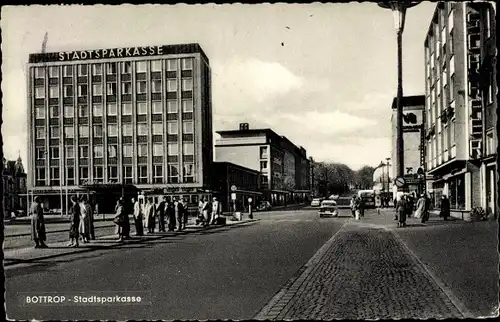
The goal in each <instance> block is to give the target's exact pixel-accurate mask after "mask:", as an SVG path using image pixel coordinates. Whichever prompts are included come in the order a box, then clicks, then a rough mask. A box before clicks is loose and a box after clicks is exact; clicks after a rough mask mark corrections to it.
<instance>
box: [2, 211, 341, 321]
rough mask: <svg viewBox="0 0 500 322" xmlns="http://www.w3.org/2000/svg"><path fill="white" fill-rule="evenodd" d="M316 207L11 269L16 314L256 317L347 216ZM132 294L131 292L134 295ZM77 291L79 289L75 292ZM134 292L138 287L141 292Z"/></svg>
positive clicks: (10, 306)
mask: <svg viewBox="0 0 500 322" xmlns="http://www.w3.org/2000/svg"><path fill="white" fill-rule="evenodd" d="M342 214H345V215H346V217H343V218H323V219H320V218H319V217H318V215H317V210H297V211H276V212H270V213H260V214H256V218H257V219H259V221H257V222H253V223H249V224H246V225H242V226H237V227H230V228H229V227H221V228H217V229H214V230H210V231H206V232H197V233H191V234H186V235H179V236H175V237H167V238H162V239H159V240H155V241H151V242H144V243H142V244H139V245H137V244H136V245H125V246H123V247H119V248H113V249H105V250H99V251H96V252H94V253H86V254H84V255H82V254H80V255H68V256H65V257H63V258H58V259H52V260H44V261H40V262H35V263H32V265H30V266H28V267H24V266H23V267H17V268H16V267H15V266H13V267H6V272H5V275H6V278H7V281H6V284H5V286H6V305H7V313H8V317H9V318H11V319H38V320H48V319H55V320H63V319H64V320H66V319H75V320H84V319H87V320H89V319H100V320H101V319H113V320H117V319H118V320H125V319H134V320H138V319H147V320H152V319H167V320H173V319H193V320H203V319H233V320H236V319H252V318H253V317H254V316H255V314H256V313H257V312H258V311H259V310H260V309H261V308H262V307H263V306H264V305H266V303H267V302H268V301H269V300H270V299H271V298H272V297H273V296H274V295H275V293H276V292H278V291H279V290H280V289H281V287H282V286H283V285H284V284H285V283H286V282H287V281H288V280H289V279H290V278H292V277H293V276H294V275H296V274H298V273H299V272H300V268H301V267H302V266H303V265H304V264H305V263H306V262H307V261H308V260H309V258H311V257H312V256H313V255H314V254H315V252H316V251H317V250H318V249H320V247H321V246H322V245H323V244H324V243H325V242H326V241H328V239H329V238H330V237H331V236H333V235H334V234H335V233H336V232H337V230H338V229H339V228H340V227H341V226H342V224H343V222H344V221H345V220H346V219H348V217H347V215H348V212H347V211H344V210H342V211H341V215H342ZM106 291H107V292H114V294H117V295H120V296H121V295H140V296H141V297H142V302H141V303H140V304H136V305H127V306H122V305H120V304H109V305H102V304H101V305H94V306H88V305H87V306H81V305H76V304H75V303H67V302H66V304H65V305H62V304H50V305H34V304H30V305H24V304H23V301H24V300H25V299H26V296H34V295H40V294H41V293H44V292H48V293H45V295H53V296H55V295H68V296H69V295H72V294H73V293H76V292H78V293H80V294H82V295H84V296H88V295H93V294H94V293H92V292H106ZM127 291H128V292H130V293H127ZM72 292H73V293H72ZM134 292H135V293H134Z"/></svg>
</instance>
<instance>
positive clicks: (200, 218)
mask: <svg viewBox="0 0 500 322" xmlns="http://www.w3.org/2000/svg"><path fill="white" fill-rule="evenodd" d="M204 203H205V197H201V198H200V201H199V202H198V218H197V219H196V224H197V225H203V224H204V221H205V218H204V217H203V204H204Z"/></svg>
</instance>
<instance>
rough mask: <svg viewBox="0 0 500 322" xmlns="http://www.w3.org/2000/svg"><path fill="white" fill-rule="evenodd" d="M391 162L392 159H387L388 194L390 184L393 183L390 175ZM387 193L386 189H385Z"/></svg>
mask: <svg viewBox="0 0 500 322" xmlns="http://www.w3.org/2000/svg"><path fill="white" fill-rule="evenodd" d="M390 160H391V158H385V165H386V166H387V192H390V191H389V184H390V182H391V175H390V174H389V170H390V169H389V166H390V163H389V161H390ZM384 191H385V189H384Z"/></svg>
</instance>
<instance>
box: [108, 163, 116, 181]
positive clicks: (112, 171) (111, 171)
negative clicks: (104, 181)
mask: <svg viewBox="0 0 500 322" xmlns="http://www.w3.org/2000/svg"><path fill="white" fill-rule="evenodd" d="M116 179H118V168H117V167H115V166H110V167H108V180H116Z"/></svg>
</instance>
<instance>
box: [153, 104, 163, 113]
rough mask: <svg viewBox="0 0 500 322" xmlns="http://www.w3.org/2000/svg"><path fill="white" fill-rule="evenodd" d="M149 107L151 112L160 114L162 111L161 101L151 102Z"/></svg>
mask: <svg viewBox="0 0 500 322" xmlns="http://www.w3.org/2000/svg"><path fill="white" fill-rule="evenodd" d="M151 109H152V112H153V114H161V113H162V112H163V107H162V104H161V102H151Z"/></svg>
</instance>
